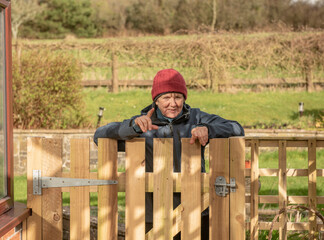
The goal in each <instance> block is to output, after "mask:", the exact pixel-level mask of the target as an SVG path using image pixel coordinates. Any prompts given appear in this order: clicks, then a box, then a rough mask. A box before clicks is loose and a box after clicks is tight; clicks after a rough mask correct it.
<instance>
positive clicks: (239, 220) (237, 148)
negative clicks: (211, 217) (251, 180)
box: [230, 137, 245, 240]
mask: <svg viewBox="0 0 324 240" xmlns="http://www.w3.org/2000/svg"><path fill="white" fill-rule="evenodd" d="M230 177H231V178H233V177H234V178H235V182H236V186H237V188H236V191H235V192H234V193H231V194H230V239H231V240H240V239H245V141H244V138H242V137H233V138H230Z"/></svg>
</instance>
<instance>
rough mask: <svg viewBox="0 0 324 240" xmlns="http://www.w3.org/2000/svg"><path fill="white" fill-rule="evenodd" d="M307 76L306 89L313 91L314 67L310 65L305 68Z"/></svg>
mask: <svg viewBox="0 0 324 240" xmlns="http://www.w3.org/2000/svg"><path fill="white" fill-rule="evenodd" d="M305 77H306V91H307V92H313V90H314V85H313V74H312V68H311V67H310V66H307V67H306V68H305Z"/></svg>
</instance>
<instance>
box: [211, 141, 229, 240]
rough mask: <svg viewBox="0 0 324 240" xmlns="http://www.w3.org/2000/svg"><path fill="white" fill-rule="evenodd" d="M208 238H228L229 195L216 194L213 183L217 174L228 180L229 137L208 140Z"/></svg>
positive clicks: (225, 239)
mask: <svg viewBox="0 0 324 240" xmlns="http://www.w3.org/2000/svg"><path fill="white" fill-rule="evenodd" d="M209 149H210V150H209V155H210V157H209V176H210V178H209V239H222V240H228V239H229V221H230V220H229V196H227V197H220V196H217V195H216V192H215V186H214V183H215V181H216V178H217V177H218V176H223V177H225V179H226V182H229V139H228V138H222V139H220V138H218V139H211V140H210V142H209Z"/></svg>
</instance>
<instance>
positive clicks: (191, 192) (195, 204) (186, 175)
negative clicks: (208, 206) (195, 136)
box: [181, 139, 201, 240]
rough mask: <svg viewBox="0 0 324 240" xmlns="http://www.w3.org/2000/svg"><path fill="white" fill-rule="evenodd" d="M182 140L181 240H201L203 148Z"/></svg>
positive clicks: (197, 144)
mask: <svg viewBox="0 0 324 240" xmlns="http://www.w3.org/2000/svg"><path fill="white" fill-rule="evenodd" d="M189 142H190V139H182V153H181V204H182V205H183V209H184V210H183V212H182V222H183V224H182V230H181V239H191V240H200V238H201V237H200V235H201V233H200V232H201V147H200V144H199V142H196V143H195V144H194V145H192V144H190V143H189Z"/></svg>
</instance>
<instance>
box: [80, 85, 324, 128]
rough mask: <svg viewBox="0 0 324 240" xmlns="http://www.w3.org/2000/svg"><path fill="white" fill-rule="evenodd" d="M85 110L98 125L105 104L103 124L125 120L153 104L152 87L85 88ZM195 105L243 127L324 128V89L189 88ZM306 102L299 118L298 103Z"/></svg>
mask: <svg viewBox="0 0 324 240" xmlns="http://www.w3.org/2000/svg"><path fill="white" fill-rule="evenodd" d="M83 93H84V101H85V108H86V113H87V115H88V116H89V119H90V121H91V123H92V124H93V125H94V126H95V125H96V122H97V114H98V109H99V107H104V108H105V109H106V110H105V111H104V115H103V118H102V121H101V124H102V125H103V124H106V123H108V122H113V121H122V120H123V119H126V118H130V117H132V116H134V115H137V114H140V111H141V110H142V109H143V108H144V107H146V106H147V105H149V104H151V103H152V99H151V93H150V90H145V89H137V90H125V91H122V92H120V93H117V94H113V93H108V92H107V89H106V88H97V89H85V90H84V92H83ZM186 102H187V103H188V104H189V105H190V106H191V107H193V108H200V109H201V110H202V111H205V112H208V113H214V114H217V115H220V116H221V117H224V118H227V119H232V120H237V121H238V122H240V123H241V124H242V125H243V126H244V127H253V128H302V129H315V125H316V124H317V127H318V128H317V129H324V91H321V92H314V93H307V92H290V91H285V92H270V91H268V92H262V93H254V92H249V93H244V92H239V93H237V94H230V93H213V92H210V91H194V90H189V93H188V99H187V101H186ZM299 102H304V109H305V110H304V115H303V117H301V118H299V114H298V104H299Z"/></svg>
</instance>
